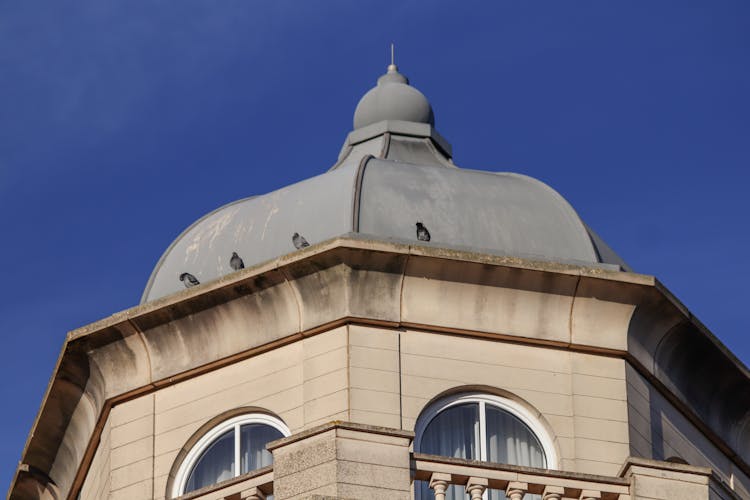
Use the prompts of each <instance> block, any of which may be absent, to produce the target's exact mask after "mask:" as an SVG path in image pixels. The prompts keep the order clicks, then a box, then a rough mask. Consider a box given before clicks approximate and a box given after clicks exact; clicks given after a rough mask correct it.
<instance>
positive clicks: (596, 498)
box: [579, 490, 602, 500]
mask: <svg viewBox="0 0 750 500" xmlns="http://www.w3.org/2000/svg"><path fill="white" fill-rule="evenodd" d="M579 498H580V499H581V500H601V498H602V492H601V491H596V490H583V491H581V496H580V497H579Z"/></svg>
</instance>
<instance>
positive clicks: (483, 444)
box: [414, 392, 558, 469]
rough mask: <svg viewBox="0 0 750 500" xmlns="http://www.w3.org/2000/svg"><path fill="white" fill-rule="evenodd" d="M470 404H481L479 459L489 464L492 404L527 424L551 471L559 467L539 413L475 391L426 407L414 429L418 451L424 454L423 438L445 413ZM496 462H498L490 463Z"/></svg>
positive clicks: (508, 400)
mask: <svg viewBox="0 0 750 500" xmlns="http://www.w3.org/2000/svg"><path fill="white" fill-rule="evenodd" d="M467 403H478V404H479V419H478V422H477V423H478V427H479V428H478V429H475V431H474V432H475V438H476V439H477V441H478V442H477V445H478V446H477V448H478V451H479V457H480V458H479V460H481V461H483V462H489V461H488V460H487V422H486V419H487V415H486V406H487V405H488V404H489V405H492V406H495V407H498V408H500V409H501V410H504V411H506V412H508V413H510V414H511V415H513V416H514V417H516V418H518V419H519V420H520V421H521V422H523V423H524V424H525V425H526V426H527V427H528V428H529V430H530V431H531V432H532V433H533V434H534V436H536V438H537V439H538V440H539V444H540V445H541V446H542V450H543V451H544V458H545V462H546V464H547V465H546V468H547V469H557V468H558V456H557V449H556V447H555V443H554V441H553V440H552V437H551V436H550V433H549V430H547V427H546V426H545V425H544V424H543V423H542V421H541V420H540V419H539V416H540V414H539V413H538V412H537V413H536V414H535V413H534V412H533V411H532V410H530V409H529V408H528V407H527V406H525V405H523V404H521V403H519V402H517V401H514V400H512V399H508V398H504V397H501V396H496V395H494V394H487V393H480V392H471V393H461V394H456V395H452V396H446V397H444V398H441V399H439V400H437V401H435V402H434V403H433V404H431V405H429V406H428V407H427V408H425V409H424V410H423V411H422V413H421V414H420V416H419V418H418V419H417V425H416V426H415V429H414V452H415V453H420V448H421V446H422V436H423V434H424V431H425V430H426V429H427V426H428V425H430V422H432V420H433V419H434V418H435V417H437V416H438V414H440V413H441V412H443V411H445V410H447V409H448V408H451V407H453V406H458V405H462V404H467ZM490 463H495V462H490Z"/></svg>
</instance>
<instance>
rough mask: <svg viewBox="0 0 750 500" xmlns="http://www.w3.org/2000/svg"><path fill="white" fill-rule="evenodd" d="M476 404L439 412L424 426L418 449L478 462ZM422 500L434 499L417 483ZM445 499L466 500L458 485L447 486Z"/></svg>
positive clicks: (423, 484) (477, 413) (429, 491)
mask: <svg viewBox="0 0 750 500" xmlns="http://www.w3.org/2000/svg"><path fill="white" fill-rule="evenodd" d="M478 443H479V404H478V403H469V404H464V405H458V406H452V407H450V408H448V409H447V410H445V411H443V412H441V413H440V414H439V415H437V416H436V417H435V418H433V419H432V421H431V422H430V423H429V424H428V425H427V428H426V429H425V430H424V433H423V434H422V441H421V442H420V447H419V450H420V451H421V452H422V453H429V454H430V455H441V456H444V457H455V458H468V459H472V460H478V459H479V449H478V448H477V444H478ZM420 497H421V498H422V499H423V500H425V499H433V498H435V494H434V493H433V491H432V490H431V489H430V487H429V485H428V484H427V483H426V482H423V483H422V484H421V496H420ZM445 498H446V500H458V499H464V498H469V496H468V495H466V492H465V491H464V488H463V487H461V486H450V487H449V488H448V490H447V491H446V495H445Z"/></svg>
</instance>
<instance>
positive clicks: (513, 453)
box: [485, 404, 547, 500]
mask: <svg viewBox="0 0 750 500" xmlns="http://www.w3.org/2000/svg"><path fill="white" fill-rule="evenodd" d="M485 424H486V426H487V430H486V436H487V460H488V461H489V462H496V463H501V464H512V465H525V466H527V467H540V468H544V467H546V466H547V461H546V460H545V458H544V451H543V450H542V445H541V444H540V443H539V440H538V439H537V437H536V436H535V435H534V433H532V432H531V429H529V428H528V427H527V426H526V424H524V423H523V422H521V421H520V420H519V419H518V418H516V417H514V416H513V415H511V414H510V413H508V412H506V411H503V410H501V409H500V408H497V407H495V406H492V405H489V404H488V405H486V406H485ZM489 498H490V500H504V499H505V498H506V496H505V493H504V492H502V491H498V490H490V494H489ZM539 498H540V496H539V495H526V496H525V499H528V500H535V499H539Z"/></svg>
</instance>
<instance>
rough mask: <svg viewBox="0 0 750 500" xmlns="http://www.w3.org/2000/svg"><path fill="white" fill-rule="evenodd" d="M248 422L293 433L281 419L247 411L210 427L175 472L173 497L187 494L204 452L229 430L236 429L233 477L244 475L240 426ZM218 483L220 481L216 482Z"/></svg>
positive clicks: (284, 432) (285, 432)
mask: <svg viewBox="0 0 750 500" xmlns="http://www.w3.org/2000/svg"><path fill="white" fill-rule="evenodd" d="M246 424H264V425H268V426H269V427H273V428H274V429H276V430H278V431H279V432H281V434H282V435H283V436H284V437H288V436H289V435H290V434H291V431H290V430H289V427H287V426H286V424H284V422H282V421H281V420H280V419H278V418H276V417H274V416H271V415H268V414H265V413H246V414H243V415H238V416H236V417H232V418H229V419H227V420H224V421H223V422H221V423H219V424H217V425H216V426H214V427H212V428H211V429H209V430H208V431H207V432H206V433H205V434H203V436H201V438H200V439H199V440H198V441H197V442H196V443H195V444H194V445H193V446H192V448H190V451H189V452H188V453H187V455H186V456H185V458H184V459H183V461H182V463H181V464H180V467H179V469H177V474H175V480H174V486H173V487H172V498H177V497H179V496H181V495H185V494H186V493H185V486H186V485H187V481H188V478H189V477H190V473H191V472H192V471H193V468H194V467H195V465H196V464H197V463H198V459H200V457H201V455H203V452H204V451H206V449H207V448H208V447H209V446H211V445H212V444H213V443H214V442H215V441H216V440H217V439H218V438H219V437H220V436H221V435H222V434H224V433H225V432H227V431H229V430H233V431H234V474H233V475H232V478H235V477H237V476H240V475H242V474H243V473H242V472H241V471H242V468H241V467H242V465H241V463H240V462H241V460H240V458H241V450H240V427H241V426H243V425H246ZM215 484H218V483H215Z"/></svg>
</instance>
